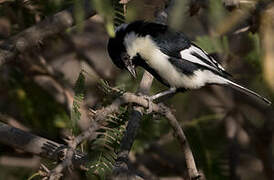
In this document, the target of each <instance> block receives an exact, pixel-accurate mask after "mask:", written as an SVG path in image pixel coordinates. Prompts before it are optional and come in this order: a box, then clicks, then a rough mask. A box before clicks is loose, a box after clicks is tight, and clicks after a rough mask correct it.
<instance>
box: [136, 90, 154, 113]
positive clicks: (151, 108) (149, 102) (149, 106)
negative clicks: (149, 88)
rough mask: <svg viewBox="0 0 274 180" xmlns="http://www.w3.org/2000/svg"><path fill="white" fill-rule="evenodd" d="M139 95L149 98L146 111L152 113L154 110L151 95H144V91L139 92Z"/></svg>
mask: <svg viewBox="0 0 274 180" xmlns="http://www.w3.org/2000/svg"><path fill="white" fill-rule="evenodd" d="M137 95H138V96H141V97H143V98H144V99H146V100H147V102H148V108H147V109H146V113H147V114H150V113H152V111H153V98H152V97H151V96H148V95H144V94H142V93H138V94H137Z"/></svg>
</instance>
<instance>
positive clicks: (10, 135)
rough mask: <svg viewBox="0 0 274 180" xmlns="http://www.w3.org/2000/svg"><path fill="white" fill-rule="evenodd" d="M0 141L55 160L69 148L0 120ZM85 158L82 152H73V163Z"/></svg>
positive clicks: (60, 157) (80, 162) (84, 160)
mask: <svg viewBox="0 0 274 180" xmlns="http://www.w3.org/2000/svg"><path fill="white" fill-rule="evenodd" d="M0 143H1V144H6V145H8V146H11V147H14V148H17V149H21V150H23V151H24V152H28V153H31V154H34V155H38V156H41V157H44V158H47V159H51V160H55V161H59V160H60V159H62V158H63V151H64V150H65V149H69V147H68V146H66V145H64V144H59V143H56V142H54V141H51V140H48V139H46V138H43V137H39V136H36V135H34V134H31V133H29V132H25V131H23V130H20V129H18V128H14V127H11V126H9V125H6V124H4V123H1V122H0ZM86 160H87V159H86V157H85V155H84V154H82V153H79V152H75V156H74V158H73V163H74V164H75V165H76V164H77V165H79V166H80V164H83V162H86Z"/></svg>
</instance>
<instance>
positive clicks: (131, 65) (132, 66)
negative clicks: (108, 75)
mask: <svg viewBox="0 0 274 180" xmlns="http://www.w3.org/2000/svg"><path fill="white" fill-rule="evenodd" d="M126 68H127V70H128V71H129V72H130V74H131V75H132V76H133V77H134V78H136V70H135V66H134V65H133V64H129V65H127V66H126Z"/></svg>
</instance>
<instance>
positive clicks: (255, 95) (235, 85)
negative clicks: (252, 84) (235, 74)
mask: <svg viewBox="0 0 274 180" xmlns="http://www.w3.org/2000/svg"><path fill="white" fill-rule="evenodd" d="M225 81H226V83H227V84H228V85H230V87H232V88H233V89H236V90H238V91H241V92H243V93H245V94H247V95H252V96H254V97H256V98H258V99H260V100H261V101H263V102H264V103H265V104H267V105H268V106H269V105H271V101H269V100H268V99H266V98H265V97H263V96H261V95H259V94H257V93H255V92H253V91H251V90H249V89H247V88H245V87H243V86H240V85H239V84H237V83H234V82H232V81H230V80H228V79H225Z"/></svg>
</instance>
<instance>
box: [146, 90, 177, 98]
mask: <svg viewBox="0 0 274 180" xmlns="http://www.w3.org/2000/svg"><path fill="white" fill-rule="evenodd" d="M176 91H177V89H176V88H175V87H172V88H170V89H168V90H165V91H162V92H159V93H158V94H155V95H153V96H150V99H151V100H152V101H154V100H157V99H159V98H161V97H164V96H167V95H171V94H172V95H173V94H175V93H176Z"/></svg>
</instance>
